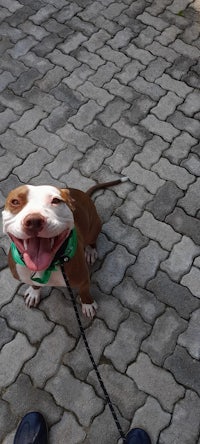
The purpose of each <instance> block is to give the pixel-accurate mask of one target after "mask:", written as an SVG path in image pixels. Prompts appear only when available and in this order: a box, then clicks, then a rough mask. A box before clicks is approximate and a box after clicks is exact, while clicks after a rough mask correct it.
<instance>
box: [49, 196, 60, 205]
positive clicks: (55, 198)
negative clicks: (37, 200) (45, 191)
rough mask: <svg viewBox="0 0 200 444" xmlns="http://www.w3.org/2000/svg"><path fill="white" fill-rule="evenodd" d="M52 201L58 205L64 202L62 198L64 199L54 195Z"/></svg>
mask: <svg viewBox="0 0 200 444" xmlns="http://www.w3.org/2000/svg"><path fill="white" fill-rule="evenodd" d="M51 203H52V204H55V205H58V204H60V203H63V200H62V199H59V198H58V197H53V199H52V201H51Z"/></svg>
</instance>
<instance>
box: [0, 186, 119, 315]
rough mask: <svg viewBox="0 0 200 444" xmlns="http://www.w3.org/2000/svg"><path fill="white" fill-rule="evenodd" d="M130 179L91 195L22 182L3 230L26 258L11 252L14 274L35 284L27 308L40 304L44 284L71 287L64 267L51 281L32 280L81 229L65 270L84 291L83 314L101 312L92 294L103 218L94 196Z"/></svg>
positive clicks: (27, 297) (9, 201)
mask: <svg viewBox="0 0 200 444" xmlns="http://www.w3.org/2000/svg"><path fill="white" fill-rule="evenodd" d="M125 180H127V178H122V179H120V180H117V181H113V182H108V183H103V184H98V185H95V186H94V187H92V188H90V189H89V190H88V191H87V192H86V193H85V192H83V191H80V190H77V189H73V188H70V189H59V188H57V187H54V186H49V185H47V186H46V185H41V186H33V185H22V186H20V187H18V188H16V189H14V190H13V191H11V192H10V193H9V195H8V197H7V199H6V203H5V208H4V211H3V213H2V214H3V231H4V233H7V234H8V236H9V237H10V239H11V241H12V242H13V243H14V245H15V246H16V247H17V251H18V252H19V254H20V256H21V258H22V261H23V264H22V265H21V264H20V263H16V261H15V260H14V259H13V255H12V254H11V250H10V251H9V256H8V262H9V266H10V269H11V271H12V274H13V276H14V277H15V278H16V279H18V280H20V281H22V282H24V283H26V284H29V285H30V286H29V288H28V289H27V290H26V292H25V302H26V305H27V306H29V307H36V306H37V305H38V304H39V302H40V290H41V286H43V285H49V286H61V287H64V286H65V282H64V279H63V276H62V273H61V270H60V267H57V270H55V271H52V272H51V274H50V277H49V280H48V283H47V284H41V283H40V284H37V285H33V280H32V279H31V278H32V277H33V275H34V276H35V275H36V276H40V275H41V274H42V273H43V272H44V270H46V269H48V267H49V266H50V265H51V264H52V261H53V259H54V257H55V255H56V253H57V252H58V251H60V248H61V246H62V245H63V243H64V242H65V240H66V239H67V238H68V237H69V236H70V233H71V231H72V230H73V228H74V227H75V228H76V233H77V247H76V251H75V254H74V256H73V257H72V258H71V259H70V260H69V262H67V263H65V273H66V275H67V277H68V280H69V283H70V285H71V287H73V288H76V289H77V290H78V292H79V296H80V299H81V304H82V312H83V313H84V314H85V315H86V316H88V317H91V318H92V317H93V316H94V315H95V312H96V309H97V304H96V302H95V301H94V300H93V298H92V296H91V294H90V288H89V287H90V277H89V269H88V265H89V264H93V263H94V262H95V259H96V257H97V252H96V240H97V236H98V234H99V232H100V230H101V221H100V219H99V216H98V214H97V211H96V208H95V205H94V203H93V201H92V200H91V198H90V196H91V195H92V193H93V192H94V191H96V190H98V189H101V188H107V187H110V186H112V185H117V184H118V183H121V182H124V181H125Z"/></svg>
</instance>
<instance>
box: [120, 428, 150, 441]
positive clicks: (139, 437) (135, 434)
mask: <svg viewBox="0 0 200 444" xmlns="http://www.w3.org/2000/svg"><path fill="white" fill-rule="evenodd" d="M125 444H151V440H150V438H149V435H148V434H147V432H145V431H144V430H143V429H132V430H130V432H128V434H127V436H126V439H125Z"/></svg>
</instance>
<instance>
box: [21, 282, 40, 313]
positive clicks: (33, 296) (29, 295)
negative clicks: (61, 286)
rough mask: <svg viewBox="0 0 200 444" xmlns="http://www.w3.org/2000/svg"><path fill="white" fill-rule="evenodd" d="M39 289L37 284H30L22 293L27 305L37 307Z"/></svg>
mask: <svg viewBox="0 0 200 444" xmlns="http://www.w3.org/2000/svg"><path fill="white" fill-rule="evenodd" d="M40 289H41V287H38V286H37V285H31V286H30V287H28V288H27V290H26V291H25V294H24V299H25V304H26V305H27V307H29V308H31V307H37V305H38V304H39V302H40Z"/></svg>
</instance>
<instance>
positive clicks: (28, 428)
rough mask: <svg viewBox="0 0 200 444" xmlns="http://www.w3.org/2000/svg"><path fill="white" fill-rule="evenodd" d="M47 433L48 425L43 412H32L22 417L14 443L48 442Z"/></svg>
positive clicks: (44, 443)
mask: <svg viewBox="0 0 200 444" xmlns="http://www.w3.org/2000/svg"><path fill="white" fill-rule="evenodd" d="M47 435H48V431H47V425H46V422H45V419H44V417H43V416H42V414H41V413H39V412H30V413H27V415H25V416H24V417H23V418H22V420H21V422H20V424H19V426H18V429H17V431H16V434H15V438H14V443H13V444H48V443H47Z"/></svg>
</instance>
